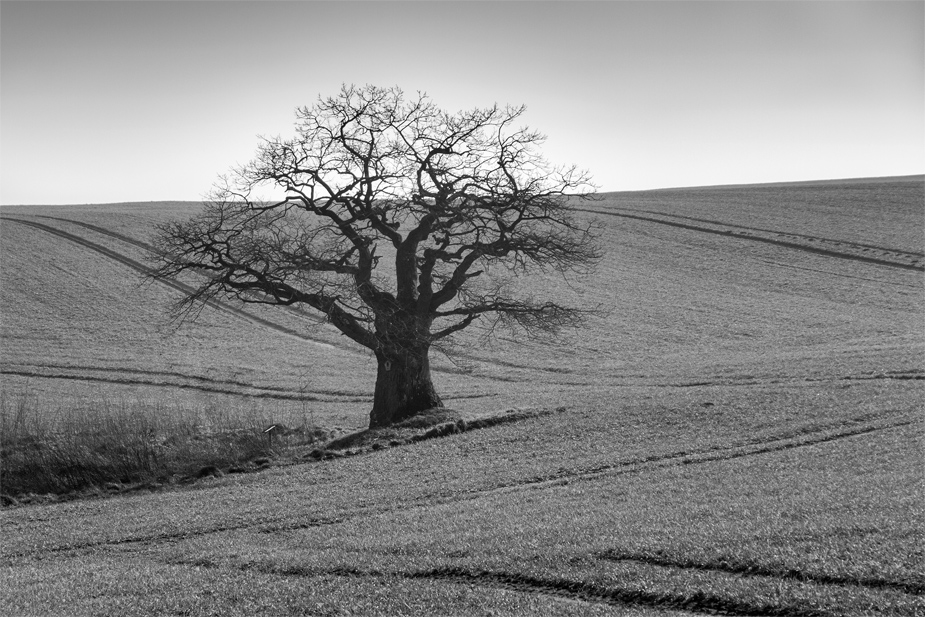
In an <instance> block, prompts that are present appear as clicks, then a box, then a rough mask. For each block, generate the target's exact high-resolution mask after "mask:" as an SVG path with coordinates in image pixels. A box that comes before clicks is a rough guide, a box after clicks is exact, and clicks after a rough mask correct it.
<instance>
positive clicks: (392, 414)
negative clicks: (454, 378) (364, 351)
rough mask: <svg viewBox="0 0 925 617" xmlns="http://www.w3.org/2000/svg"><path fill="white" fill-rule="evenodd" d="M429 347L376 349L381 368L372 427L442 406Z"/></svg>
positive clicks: (370, 416) (372, 413)
mask: <svg viewBox="0 0 925 617" xmlns="http://www.w3.org/2000/svg"><path fill="white" fill-rule="evenodd" d="M428 352H429V347H427V346H423V347H422V346H421V345H413V346H410V347H401V348H393V349H390V350H387V351H377V352H376V361H377V362H378V364H379V371H378V374H377V375H376V391H375V394H374V396H373V410H372V411H371V412H370V414H369V427H370V428H376V427H379V426H388V425H389V424H394V423H396V422H401V421H402V420H404V419H406V418H410V417H411V416H414V415H416V414H418V413H420V412H422V411H424V410H426V409H432V408H434V407H443V401H441V400H440V397H439V396H437V391H436V390H435V389H434V383H433V381H432V380H431V377H430V360H429V358H428Z"/></svg>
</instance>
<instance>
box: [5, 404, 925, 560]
mask: <svg viewBox="0 0 925 617" xmlns="http://www.w3.org/2000/svg"><path fill="white" fill-rule="evenodd" d="M530 417H533V416H530ZM854 421H855V422H856V423H857V424H858V425H857V426H854V427H849V428H843V429H842V430H837V427H841V426H843V425H844V424H845V423H846V422H852V420H845V421H842V422H838V423H837V424H831V425H824V426H819V427H814V428H812V429H808V430H805V431H791V432H788V433H784V434H782V435H776V436H769V437H766V438H764V439H757V438H756V439H753V440H750V441H748V442H746V443H744V444H743V443H739V444H731V445H727V446H711V447H706V448H701V449H697V450H685V451H678V452H669V453H665V454H658V455H653V456H647V457H640V458H636V459H628V460H623V461H617V462H614V463H610V464H607V465H598V466H594V467H586V468H577V469H569V470H561V471H556V472H554V473H550V474H545V475H542V476H536V477H533V478H521V479H515V480H512V481H509V482H507V483H503V484H499V485H494V486H487V487H477V488H473V489H471V490H469V491H466V492H455V493H443V494H440V493H431V494H425V495H421V496H419V497H413V498H411V499H408V500H407V501H403V502H398V503H395V504H389V505H385V506H383V505H382V504H380V503H378V502H369V503H361V504H357V506H356V507H354V508H353V509H351V510H350V511H345V512H342V513H339V514H338V515H337V516H333V517H327V518H322V519H318V520H315V519H312V520H310V521H300V522H291V521H286V520H285V518H281V519H275V520H271V519H263V520H252V521H242V522H241V523H239V524H236V525H220V526H204V527H201V528H199V529H195V528H189V527H187V528H184V529H183V530H182V531H177V532H174V533H168V532H162V533H157V534H139V535H136V536H130V537H124V538H115V539H108V540H106V539H103V540H88V541H83V542H77V543H72V544H67V545H59V546H46V547H43V548H42V549H40V550H24V551H13V552H9V553H5V554H4V553H0V558H3V559H5V560H9V559H13V558H21V557H27V556H30V555H34V554H42V553H49V552H54V553H57V552H69V551H75V550H83V549H88V548H93V547H99V546H107V545H122V544H131V543H142V544H148V543H153V542H159V541H172V540H177V541H179V540H183V539H186V538H192V537H198V536H206V535H210V534H214V533H221V532H224V531H231V530H244V529H252V530H254V531H257V532H260V533H270V534H276V533H287V532H291V531H298V530H300V529H306V528H309V527H317V526H319V525H333V524H338V523H342V522H347V521H350V520H356V519H360V518H368V517H373V516H379V515H383V514H389V513H393V512H409V511H412V510H416V509H426V508H432V507H435V506H442V505H448V504H460V503H466V502H470V501H475V500H478V499H483V498H487V497H493V496H498V495H505V494H509V493H517V492H521V491H526V490H544V489H547V488H555V487H560V486H566V485H568V484H570V483H572V482H581V481H589V480H594V479H597V478H600V477H605V476H606V477H613V476H619V475H628V474H637V473H645V472H650V471H655V470H658V469H663V468H670V467H679V466H685V465H699V464H704V463H712V462H722V461H728V460H733V459H737V458H742V457H747V456H757V455H761V454H767V453H773V452H780V451H785V450H790V449H795V448H802V447H808V446H814V445H819V444H823V443H828V442H832V441H837V440H840V439H847V438H851V437H857V436H860V435H866V434H871V433H875V432H879V431H885V430H890V429H895V428H900V427H904V426H910V425H913V424H916V423H920V422H921V420H920V419H914V420H906V419H903V418H902V417H900V418H899V419H896V418H894V419H892V420H889V419H888V420H887V421H883V414H882V413H881V414H868V415H864V416H860V417H858V418H856V419H855V420H854ZM473 428H481V427H477V426H476V427H473ZM833 429H835V430H833ZM458 432H460V431H455V432H454V433H448V434H447V435H452V434H456V433H458ZM444 436H446V435H440V436H435V437H432V438H438V439H439V438H442V437H444ZM407 445H408V444H401V445H399V446H396V447H407ZM381 451H382V450H373V451H372V452H371V453H370V454H374V453H375V452H381ZM306 464H312V463H306ZM179 524H181V523H179V522H178V525H179Z"/></svg>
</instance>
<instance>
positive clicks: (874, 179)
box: [0, 173, 925, 208]
mask: <svg viewBox="0 0 925 617" xmlns="http://www.w3.org/2000/svg"><path fill="white" fill-rule="evenodd" d="M917 179H918V180H921V181H922V182H925V173H919V174H903V175H897V176H858V177H849V178H820V179H817V180H783V181H781V180H777V181H773V182H745V183H733V184H695V185H683V186H663V187H656V188H647V189H625V190H616V191H595V192H594V193H592V194H593V195H614V194H621V193H648V192H653V191H694V190H703V189H724V188H728V189H735V188H759V187H773V186H778V187H781V186H799V185H812V184H817V185H830V184H858V183H864V182H890V181H894V182H895V181H898V182H902V181H909V182H911V181H913V180H917ZM206 201H208V200H203V199H145V200H140V201H104V202H84V203H76V202H68V203H17V204H0V208H20V207H26V208H31V207H42V206H115V205H127V204H164V203H189V204H201V203H205V202H206Z"/></svg>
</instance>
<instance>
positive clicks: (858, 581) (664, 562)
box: [595, 550, 925, 596]
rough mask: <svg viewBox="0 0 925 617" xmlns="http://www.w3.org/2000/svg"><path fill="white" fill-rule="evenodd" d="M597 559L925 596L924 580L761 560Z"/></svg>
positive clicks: (614, 553)
mask: <svg viewBox="0 0 925 617" xmlns="http://www.w3.org/2000/svg"><path fill="white" fill-rule="evenodd" d="M595 557H597V558H598V559H603V560H606V561H614V562H623V561H628V562H633V563H641V564H644V565H650V566H658V567H663V568H675V569H679V570H696V571H699V572H721V573H725V574H733V575H737V576H759V577H768V578H776V579H781V580H796V581H800V582H805V583H814V584H819V585H839V586H855V587H866V588H868V589H874V590H881V589H892V590H894V591H899V592H902V593H905V594H909V595H914V596H921V595H925V583H922V582H914V581H894V580H890V579H885V578H879V577H854V576H840V575H835V574H825V573H816V572H807V571H804V570H796V569H793V568H783V567H779V568H775V567H768V566H763V565H761V564H758V563H747V562H742V561H737V560H726V559H722V560H718V561H697V560H691V559H670V558H668V557H664V556H662V555H654V554H639V553H625V552H622V551H618V550H608V551H602V552H600V553H597V554H596V555H595Z"/></svg>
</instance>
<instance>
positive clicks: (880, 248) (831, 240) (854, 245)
mask: <svg viewBox="0 0 925 617" xmlns="http://www.w3.org/2000/svg"><path fill="white" fill-rule="evenodd" d="M620 210H623V211H624V212H644V213H646V214H653V215H655V216H664V217H668V218H673V219H682V220H685V221H694V222H697V223H707V224H708V225H716V226H719V227H732V228H734V229H743V230H745V231H752V232H760V233H766V234H772V235H775V236H786V237H792V238H801V239H804V240H808V241H810V242H825V243H828V244H834V245H848V246H850V247H851V248H862V249H864V248H866V249H872V250H875V251H882V252H884V253H895V254H898V255H903V256H906V257H925V253H923V252H921V251H907V250H904V249H897V248H891V247H888V246H879V245H877V244H865V243H863V242H851V241H848V240H838V239H836V238H823V237H822V236H809V235H806V234H798V233H794V232H790V231H778V230H776V229H763V228H761V227H745V226H744V225H734V224H732V223H724V222H723V221H714V220H711V219H702V218H696V217H692V216H682V215H680V214H666V213H664V212H657V211H655V210H636V209H627V208H620Z"/></svg>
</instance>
